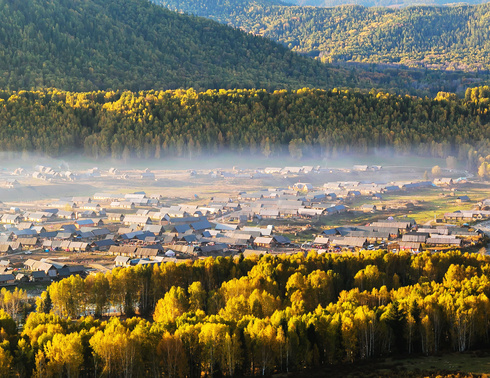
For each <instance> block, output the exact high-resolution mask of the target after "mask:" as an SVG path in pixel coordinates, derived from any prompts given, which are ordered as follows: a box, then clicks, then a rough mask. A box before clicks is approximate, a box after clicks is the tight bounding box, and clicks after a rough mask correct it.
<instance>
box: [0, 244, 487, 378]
mask: <svg viewBox="0 0 490 378" xmlns="http://www.w3.org/2000/svg"><path fill="white" fill-rule="evenodd" d="M489 270H490V258H489V256H487V255H480V254H468V253H467V254H462V253H460V252H458V251H450V252H446V253H434V254H431V253H429V252H427V253H423V254H418V255H413V254H410V253H407V252H401V253H399V254H393V253H387V252H384V251H377V252H367V251H363V252H362V253H359V254H344V255H341V254H323V255H316V253H313V252H312V253H310V254H308V256H306V257H305V255H304V254H303V253H299V254H296V255H290V256H286V255H279V256H270V255H268V256H263V257H261V258H260V259H258V258H256V257H254V258H250V259H243V258H236V259H233V258H232V257H228V258H223V257H218V258H216V259H213V258H207V259H206V260H197V261H195V262H188V263H179V264H174V263H173V262H168V263H165V264H161V265H160V266H148V265H147V266H138V267H134V268H123V269H122V268H118V269H114V270H113V271H111V272H108V273H107V274H105V275H104V274H102V273H98V274H97V275H92V276H89V277H87V278H86V279H82V278H80V277H78V276H77V277H74V276H72V277H70V278H67V279H64V280H62V281H60V282H56V283H53V284H51V286H49V287H48V289H47V291H46V292H44V293H43V294H42V295H41V296H40V297H39V298H38V299H37V312H34V313H31V314H30V315H29V316H28V317H27V319H26V320H25V322H24V326H23V329H22V331H20V332H17V330H16V324H15V323H14V321H13V320H12V316H15V315H17V314H18V313H22V312H23V311H24V305H25V293H23V292H22V291H18V290H15V291H14V293H13V294H9V292H8V291H6V290H5V289H2V291H1V292H0V305H1V307H2V310H0V325H1V327H2V332H1V335H0V337H1V340H2V342H1V344H0V375H1V376H2V377H6V376H9V374H13V373H19V374H21V375H22V376H30V375H31V372H33V376H35V377H47V376H49V377H54V376H69V377H79V376H87V377H89V376H90V377H92V376H111V377H116V376H117V377H149V376H161V375H162V374H163V375H164V376H172V377H184V376H188V377H201V376H202V375H208V376H211V375H213V376H218V375H219V376H234V375H238V376H249V375H256V376H263V375H270V374H273V373H279V372H282V373H285V372H290V373H291V372H295V371H296V372H297V371H300V370H303V369H309V368H313V369H317V371H318V369H320V367H322V366H323V367H324V366H329V365H332V364H338V365H340V364H349V363H352V362H358V361H361V360H368V359H371V358H375V357H379V356H382V357H386V356H389V355H393V354H395V355H397V356H407V355H411V354H416V355H419V354H421V353H422V354H424V355H430V354H438V353H441V352H450V351H458V352H464V351H468V350H472V349H473V348H488V347H489V346H490V344H489V339H488V335H489V332H490V318H489V316H488V313H489V311H490V301H489V298H490V281H489V279H488V272H489ZM110 308H112V310H116V311H117V312H118V313H120V314H121V315H122V316H123V318H122V319H121V318H118V317H115V316H114V317H112V318H111V319H110V320H107V319H105V320H104V319H101V317H102V316H103V315H105V314H106V313H107V312H108V310H109V309H110ZM89 314H91V316H88V315H89ZM135 314H138V315H139V317H133V316H134V315H135ZM80 316H86V317H82V318H79V317H80ZM447 369H449V370H446V374H448V373H452V372H453V371H452V370H451V369H458V367H456V366H453V367H448V368H447ZM419 373H420V374H419V375H417V376H435V374H434V375H429V374H424V375H422V372H419ZM371 376H372V375H371ZM458 376H459V375H458Z"/></svg>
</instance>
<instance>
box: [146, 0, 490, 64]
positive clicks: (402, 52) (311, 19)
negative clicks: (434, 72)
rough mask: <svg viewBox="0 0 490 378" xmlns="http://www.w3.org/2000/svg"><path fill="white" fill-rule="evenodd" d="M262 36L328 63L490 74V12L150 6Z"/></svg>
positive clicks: (489, 7) (166, 0) (190, 0)
mask: <svg viewBox="0 0 490 378" xmlns="http://www.w3.org/2000/svg"><path fill="white" fill-rule="evenodd" d="M155 1H156V2H157V3H160V4H162V5H165V6H167V7H169V8H171V9H179V10H182V11H185V12H190V13H195V14H198V15H200V16H203V17H209V18H213V19H215V20H218V21H220V22H223V23H227V24H230V25H233V26H235V27H239V28H241V29H243V30H245V31H247V32H250V33H253V34H258V35H263V36H265V37H267V38H270V39H272V40H275V41H278V42H281V43H283V44H284V45H285V46H288V47H289V48H290V49H292V50H294V51H297V52H300V53H302V54H308V55H310V56H315V57H321V58H322V59H323V60H324V61H327V62H336V61H353V62H363V63H388V64H398V63H402V64H407V65H410V66H422V67H429V68H443V69H446V68H449V69H461V70H468V69H469V70H480V69H482V68H485V69H488V68H490V4H483V5H479V6H458V7H451V8H450V7H411V8H404V9H398V10H395V9H387V8H384V9H380V8H364V7H359V6H345V7H337V8H313V7H291V6H278V5H271V4H267V3H265V2H264V1H261V2H254V1H253V0H250V1H246V2H244V3H242V2H239V1H236V0H235V1H233V0H230V1H227V2H226V3H227V4H228V6H227V7H220V6H219V4H218V2H219V1H220V0H214V1H208V0H206V2H205V3H206V7H205V8H202V9H200V7H199V4H202V3H203V2H204V0H186V1H182V0H155Z"/></svg>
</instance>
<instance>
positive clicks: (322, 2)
mask: <svg viewBox="0 0 490 378" xmlns="http://www.w3.org/2000/svg"><path fill="white" fill-rule="evenodd" d="M486 2H488V1H487V0H468V1H454V0H287V1H286V3H290V4H294V5H301V6H315V7H334V6H337V5H345V4H356V5H362V6H364V7H409V6H414V5H431V6H432V5H437V6H441V5H448V6H451V5H454V4H482V3H486Z"/></svg>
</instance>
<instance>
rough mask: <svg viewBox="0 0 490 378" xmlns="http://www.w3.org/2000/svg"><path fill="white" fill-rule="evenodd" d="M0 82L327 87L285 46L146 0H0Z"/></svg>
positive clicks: (315, 69)
mask: <svg viewBox="0 0 490 378" xmlns="http://www.w3.org/2000/svg"><path fill="white" fill-rule="evenodd" d="M0 19H1V20H2V23H1V25H0V72H1V75H0V88H6V89H10V90H17V89H35V88H43V87H57V88H60V89H65V90H76V91H83V90H98V89H130V90H143V89H172V88H181V87H184V88H189V87H194V88H199V89H207V88H235V87H242V88H254V87H257V88H268V89H275V88H290V87H293V88H294V87H296V88H298V87H303V86H316V87H328V86H332V85H339V84H342V82H345V80H344V79H343V78H344V77H345V75H337V77H336V78H335V77H332V75H335V73H334V72H333V71H332V72H330V71H329V70H328V69H326V68H325V66H322V65H321V64H320V63H318V62H313V61H311V60H308V59H305V58H304V57H301V56H298V55H297V54H295V53H291V52H290V51H289V50H288V49H286V48H285V47H283V46H281V45H279V44H277V43H275V42H272V41H269V40H267V39H264V38H262V37H257V36H253V35H250V34H247V33H244V32H242V31H239V30H236V29H233V28H230V27H227V26H224V25H221V24H218V23H216V22H212V21H209V20H206V19H203V18H198V17H194V16H187V15H181V14H177V13H174V12H170V11H168V10H166V9H163V8H161V7H158V6H156V5H154V4H152V3H150V2H148V1H146V0H84V1H71V0H52V1H42V0H25V1H22V2H20V1H6V0H0Z"/></svg>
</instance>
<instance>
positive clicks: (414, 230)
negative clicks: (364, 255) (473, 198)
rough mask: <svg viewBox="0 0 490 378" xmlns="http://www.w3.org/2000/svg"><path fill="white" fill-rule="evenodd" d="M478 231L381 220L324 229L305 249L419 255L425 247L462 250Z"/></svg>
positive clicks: (479, 234)
mask: <svg viewBox="0 0 490 378" xmlns="http://www.w3.org/2000/svg"><path fill="white" fill-rule="evenodd" d="M482 237H483V233H482V232H481V231H479V230H478V229H470V228H468V227H457V226H455V225H450V224H445V225H436V226H425V225H423V226H422V225H417V224H416V223H415V221H413V220H403V221H400V220H384V221H377V222H372V223H370V224H369V225H366V226H343V227H336V228H331V229H328V230H324V231H323V232H322V233H321V234H320V235H318V236H317V237H316V238H315V240H314V241H313V242H312V243H308V244H307V246H306V247H311V248H314V249H319V250H332V249H340V248H350V249H354V248H369V249H374V248H380V247H381V248H387V249H390V250H408V251H413V252H420V251H422V250H423V249H428V248H442V247H464V246H469V245H475V244H476V243H478V242H480V241H481V239H482Z"/></svg>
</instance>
